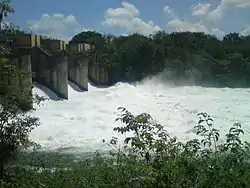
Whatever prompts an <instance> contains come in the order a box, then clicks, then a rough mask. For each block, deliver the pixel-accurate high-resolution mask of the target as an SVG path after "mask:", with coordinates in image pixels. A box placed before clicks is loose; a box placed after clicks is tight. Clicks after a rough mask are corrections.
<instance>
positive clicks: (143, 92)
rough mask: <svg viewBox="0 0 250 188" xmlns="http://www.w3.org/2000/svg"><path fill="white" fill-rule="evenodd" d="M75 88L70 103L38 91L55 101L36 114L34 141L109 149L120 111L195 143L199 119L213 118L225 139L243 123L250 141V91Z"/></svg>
mask: <svg viewBox="0 0 250 188" xmlns="http://www.w3.org/2000/svg"><path fill="white" fill-rule="evenodd" d="M76 90H77V88H76V87H75V86H73V84H70V85H69V100H59V99H58V98H57V97H56V95H55V94H53V92H51V91H49V90H48V89H47V88H44V87H41V86H40V87H36V88H34V90H33V92H34V93H37V94H39V95H41V96H47V97H50V100H48V101H45V102H43V103H42V105H41V106H36V109H37V110H36V111H34V112H32V114H33V115H36V116H38V117H39V118H40V122H41V125H40V127H38V128H36V129H35V130H34V131H33V132H32V134H31V138H32V139H33V140H34V141H36V142H38V143H39V144H41V146H42V148H44V149H52V150H55V149H62V150H70V151H82V152H90V151H95V150H100V149H107V147H105V145H104V144H103V143H102V139H109V138H111V137H112V135H115V134H114V133H113V131H112V129H113V127H115V126H118V125H119V123H117V122H115V118H117V117H118V115H119V113H118V111H117V108H118V107H120V106H123V107H126V108H127V109H128V110H129V111H130V112H132V113H134V114H139V113H142V112H147V113H149V114H151V115H152V116H153V118H154V119H155V120H157V121H158V122H159V123H161V124H162V125H164V126H165V128H166V130H167V131H168V132H169V133H170V134H171V135H173V136H177V137H178V138H179V139H180V140H187V139H191V138H195V136H196V135H195V130H194V128H193V127H194V126H195V125H196V124H197V117H196V114H197V113H199V112H207V113H209V114H210V115H211V116H212V117H213V118H214V120H215V127H216V128H218V129H219V130H220V131H221V134H222V135H224V134H225V133H226V132H227V131H228V129H229V127H230V126H231V125H232V124H233V123H236V122H241V123H242V127H243V129H244V131H245V135H244V136H243V137H242V138H244V139H246V140H248V141H250V140H249V138H250V136H249V135H250V89H230V88H204V87H197V86H187V87H170V86H168V85H167V84H163V83H160V82H159V81H158V80H157V79H151V80H147V81H144V82H141V83H138V84H133V85H132V84H128V83H118V84H116V85H114V86H111V87H108V88H97V87H94V86H92V85H90V84H89V91H88V92H78V91H76Z"/></svg>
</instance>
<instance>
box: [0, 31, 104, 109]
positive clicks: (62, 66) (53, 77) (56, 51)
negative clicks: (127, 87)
mask: <svg viewBox="0 0 250 188" xmlns="http://www.w3.org/2000/svg"><path fill="white" fill-rule="evenodd" d="M8 59H9V60H10V63H11V64H13V65H15V66H16V67H17V68H18V70H20V72H21V73H23V74H17V73H14V72H11V74H10V75H6V76H5V77H3V78H1V79H2V80H3V81H2V82H0V94H7V93H10V92H14V93H16V94H17V96H18V97H20V101H21V103H22V106H23V108H24V109H30V108H31V107H32V100H31V93H32V85H33V84H32V83H34V82H36V83H39V84H42V85H44V86H46V87H48V88H49V89H51V90H52V91H54V92H55V93H56V94H57V95H58V96H59V97H61V98H63V99H68V80H69V81H71V82H73V83H74V84H76V85H77V86H79V88H80V89H82V90H83V91H87V90H88V81H89V79H90V80H91V81H92V82H93V83H95V84H107V83H108V73H107V71H106V70H105V68H104V66H103V65H102V63H101V62H99V61H98V57H97V55H96V53H95V48H94V46H93V45H90V44H87V43H81V44H66V42H65V41H62V40H55V39H48V38H44V37H41V36H39V35H32V34H22V35H17V36H16V37H15V40H14V42H13V45H12V53H11V56H10V57H8Z"/></svg>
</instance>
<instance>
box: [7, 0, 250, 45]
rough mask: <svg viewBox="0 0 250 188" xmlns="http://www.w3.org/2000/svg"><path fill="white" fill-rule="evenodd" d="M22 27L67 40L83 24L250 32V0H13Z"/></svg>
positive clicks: (144, 30) (120, 30)
mask: <svg viewBox="0 0 250 188" xmlns="http://www.w3.org/2000/svg"><path fill="white" fill-rule="evenodd" d="M12 6H13V7H14V9H15V11H16V12H15V14H14V15H12V16H10V17H9V18H8V21H11V22H13V23H15V24H17V25H19V26H21V28H23V29H26V30H31V31H33V32H35V33H38V34H42V35H48V36H52V37H57V38H61V39H64V40H69V39H70V38H71V37H72V36H73V35H75V34H76V33H79V32H81V31H84V30H97V31H101V32H106V33H113V34H124V35H126V34H130V33H134V32H137V33H141V34H144V35H148V34H150V33H155V32H157V31H159V30H166V31H167V32H172V31H185V30H188V31H203V32H206V33H210V34H214V35H217V36H218V37H221V36H223V35H224V34H225V33H229V32H240V33H241V34H242V35H247V34H250V19H249V18H250V0H207V1H199V0H188V1H187V0H186V1H180V0H172V1H171V0H156V1H152V0H150V1H149V0H129V1H119V0H99V1H93V0H92V1H89V0H71V1H66V0H13V2H12Z"/></svg>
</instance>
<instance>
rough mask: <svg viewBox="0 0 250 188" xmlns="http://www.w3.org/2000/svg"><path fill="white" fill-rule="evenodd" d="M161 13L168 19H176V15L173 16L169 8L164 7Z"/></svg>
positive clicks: (172, 11)
mask: <svg viewBox="0 0 250 188" xmlns="http://www.w3.org/2000/svg"><path fill="white" fill-rule="evenodd" d="M163 13H164V14H165V15H167V16H169V17H170V18H177V15H176V14H175V12H174V10H173V9H171V8H170V7H169V6H165V7H164V8H163Z"/></svg>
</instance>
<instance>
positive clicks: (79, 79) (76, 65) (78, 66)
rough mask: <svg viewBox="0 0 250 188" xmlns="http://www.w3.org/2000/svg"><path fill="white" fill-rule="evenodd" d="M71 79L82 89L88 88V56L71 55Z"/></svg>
mask: <svg viewBox="0 0 250 188" xmlns="http://www.w3.org/2000/svg"><path fill="white" fill-rule="evenodd" d="M68 65H69V71H68V72H69V75H68V76H69V80H70V81H72V82H73V83H75V84H76V85H77V86H78V87H79V88H80V89H82V90H88V58H87V57H83V56H82V57H81V56H80V57H79V56H78V57H71V58H70V60H69V63H68Z"/></svg>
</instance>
